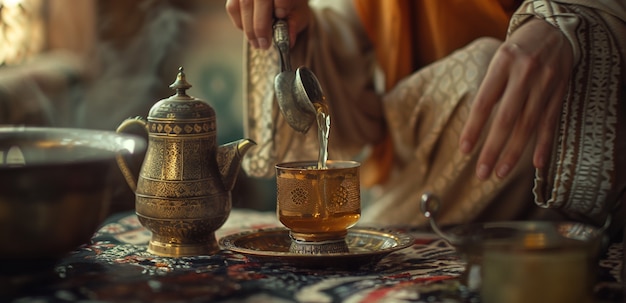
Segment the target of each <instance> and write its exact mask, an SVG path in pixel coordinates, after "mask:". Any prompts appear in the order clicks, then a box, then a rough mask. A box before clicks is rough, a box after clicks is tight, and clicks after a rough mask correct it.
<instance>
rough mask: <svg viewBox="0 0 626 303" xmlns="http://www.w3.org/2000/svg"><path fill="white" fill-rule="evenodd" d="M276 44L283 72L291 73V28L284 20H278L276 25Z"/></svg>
mask: <svg viewBox="0 0 626 303" xmlns="http://www.w3.org/2000/svg"><path fill="white" fill-rule="evenodd" d="M274 44H275V45H276V48H277V49H278V53H279V54H280V68H281V71H283V72H284V71H291V70H292V69H291V60H290V58H289V26H288V25H287V21H286V20H284V19H278V20H277V21H276V22H275V23H274Z"/></svg>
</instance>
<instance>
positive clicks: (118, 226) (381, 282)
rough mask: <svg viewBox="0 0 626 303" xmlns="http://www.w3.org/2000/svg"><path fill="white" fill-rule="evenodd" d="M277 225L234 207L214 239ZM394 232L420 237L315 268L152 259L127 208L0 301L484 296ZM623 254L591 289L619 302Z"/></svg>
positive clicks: (269, 217) (437, 247)
mask: <svg viewBox="0 0 626 303" xmlns="http://www.w3.org/2000/svg"><path fill="white" fill-rule="evenodd" d="M276 226H280V224H279V222H278V221H277V220H276V219H275V214H273V213H259V212H254V211H245V210H235V211H233V213H232V215H231V216H230V217H229V219H228V221H227V222H226V224H225V225H224V226H223V227H222V228H221V229H219V230H218V231H217V237H218V238H220V237H223V236H225V235H229V234H233V233H237V232H241V231H249V230H256V229H263V228H269V227H276ZM398 232H406V233H410V234H411V235H412V236H413V238H414V239H415V241H414V243H413V244H412V245H411V246H410V247H408V248H406V249H402V250H398V251H395V252H392V253H390V254H388V255H386V256H384V257H383V258H382V259H381V260H380V261H378V262H377V263H375V264H370V265H365V266H363V267H360V268H356V269H349V270H348V269H319V268H318V269H309V268H304V267H299V266H293V265H290V264H284V263H280V262H268V261H267V260H261V261H259V260H255V259H254V258H253V257H250V256H246V255H243V254H240V253H236V252H233V251H229V250H222V251H220V252H219V253H217V254H215V255H212V256H196V257H182V258H167V257H159V256H155V255H153V254H150V253H148V252H147V251H146V249H147V242H148V240H149V239H150V232H149V231H147V230H145V229H144V228H143V227H142V226H141V224H140V223H139V221H138V220H137V217H136V215H135V214H134V213H123V214H119V215H116V216H114V217H111V218H109V219H108V220H107V222H106V223H105V224H104V225H103V226H102V227H101V228H100V229H99V230H98V232H96V233H95V234H94V236H93V238H92V241H91V243H89V244H86V245H83V246H82V247H80V248H78V249H76V250H75V251H74V252H73V253H71V254H70V255H69V256H67V257H66V258H65V259H63V260H62V261H61V262H60V263H58V264H56V267H55V268H54V271H53V272H52V273H49V274H46V275H40V276H39V277H38V278H37V279H36V280H32V281H31V282H33V281H35V282H36V283H22V286H23V287H21V288H19V287H18V288H17V289H18V290H17V291H16V292H14V293H12V295H11V296H10V297H9V298H7V300H2V301H8V302H74V301H82V302H96V301H97V302H279V303H281V302H355V303H358V302H449V303H451V302H480V297H479V295H478V294H476V293H475V292H472V291H469V290H468V289H467V288H466V287H464V286H463V283H462V282H461V281H462V280H463V273H464V265H465V263H464V261H463V260H462V259H460V258H459V256H458V255H457V253H456V252H455V250H454V249H453V248H452V247H451V246H450V245H449V244H448V243H447V242H445V241H444V240H442V239H440V238H438V237H437V236H435V235H433V234H432V233H430V232H428V231H423V230H398ZM622 259H623V258H622V244H621V243H615V244H612V245H611V246H610V247H609V248H608V250H607V251H606V253H605V254H604V255H603V257H602V259H601V260H600V263H599V269H600V271H599V278H598V281H599V282H598V283H597V284H596V286H595V289H594V295H595V297H596V299H597V300H598V301H599V302H621V301H622V299H623V294H622V281H621V266H622V262H621V261H622ZM22 280H24V279H22ZM5 285H6V283H5ZM16 285H18V286H19V284H16V283H14V284H13V286H12V287H14V286H16ZM24 285H26V286H24ZM0 287H2V286H0ZM0 299H2V297H0Z"/></svg>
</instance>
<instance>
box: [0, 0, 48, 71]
mask: <svg viewBox="0 0 626 303" xmlns="http://www.w3.org/2000/svg"><path fill="white" fill-rule="evenodd" d="M42 2H43V0H0V45H2V48H0V66H1V65H5V64H15V63H20V62H23V61H24V60H25V59H27V58H29V57H31V56H33V55H34V54H36V53H38V52H40V51H41V49H42V48H43V44H44V35H43V29H44V27H43V17H42V11H41V7H42Z"/></svg>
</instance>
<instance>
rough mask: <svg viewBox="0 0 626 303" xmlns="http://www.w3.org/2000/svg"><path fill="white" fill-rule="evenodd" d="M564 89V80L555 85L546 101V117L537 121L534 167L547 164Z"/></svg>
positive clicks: (541, 166) (565, 87)
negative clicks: (552, 92) (548, 100)
mask: <svg viewBox="0 0 626 303" xmlns="http://www.w3.org/2000/svg"><path fill="white" fill-rule="evenodd" d="M566 89H567V85H566V82H560V83H559V84H558V85H557V87H556V89H555V91H554V94H553V95H552V96H551V98H550V102H549V103H548V108H547V110H546V117H545V118H544V119H541V120H540V122H539V130H538V133H537V143H536V145H535V151H534V153H533V165H534V166H535V167H536V168H544V167H545V166H546V165H547V164H548V159H549V158H550V154H551V153H552V147H553V142H554V137H555V136H556V134H555V131H556V128H557V123H558V121H559V120H560V119H559V118H560V115H561V109H562V106H563V98H564V95H565V92H566Z"/></svg>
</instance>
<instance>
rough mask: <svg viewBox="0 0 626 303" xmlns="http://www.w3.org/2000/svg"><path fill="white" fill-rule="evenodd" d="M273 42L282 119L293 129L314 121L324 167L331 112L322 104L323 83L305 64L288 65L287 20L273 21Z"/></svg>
mask: <svg viewBox="0 0 626 303" xmlns="http://www.w3.org/2000/svg"><path fill="white" fill-rule="evenodd" d="M274 45H275V46H276V49H277V50H278V53H279V62H280V69H281V72H280V73H279V74H278V75H276V77H275V78H274V91H275V93H276V101H277V102H278V107H279V108H280V111H281V113H282V114H283V117H284V118H285V121H287V123H288V124H289V125H290V126H291V127H292V128H293V129H295V130H296V131H299V132H301V133H306V132H307V131H308V130H309V128H310V127H311V125H312V124H313V123H314V122H316V121H317V124H318V128H319V131H318V137H319V141H320V154H319V158H318V165H317V167H318V168H325V167H326V160H327V159H328V151H327V150H328V148H327V147H328V132H329V127H330V116H329V115H328V107H327V106H326V104H324V101H325V97H324V93H323V91H322V87H321V85H320V83H319V81H318V80H317V77H316V76H315V74H314V73H313V72H312V71H311V70H310V69H308V68H307V67H305V66H301V67H299V68H297V69H296V70H295V71H293V70H292V68H291V58H290V55H289V47H290V42H289V29H288V25H287V21H286V20H282V19H280V20H277V21H276V22H275V23H274Z"/></svg>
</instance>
